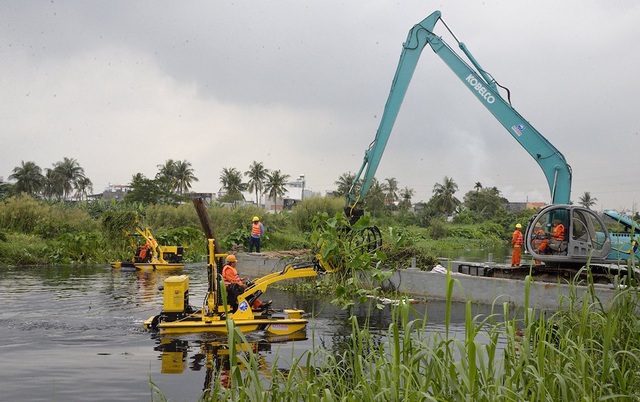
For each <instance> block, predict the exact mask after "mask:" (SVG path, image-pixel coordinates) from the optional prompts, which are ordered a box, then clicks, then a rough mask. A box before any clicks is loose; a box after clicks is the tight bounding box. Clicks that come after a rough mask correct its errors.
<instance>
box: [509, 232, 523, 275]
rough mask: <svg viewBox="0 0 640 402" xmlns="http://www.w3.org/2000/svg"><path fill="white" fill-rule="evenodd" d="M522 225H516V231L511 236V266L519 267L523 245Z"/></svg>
mask: <svg viewBox="0 0 640 402" xmlns="http://www.w3.org/2000/svg"><path fill="white" fill-rule="evenodd" d="M520 229H522V225H521V224H519V223H517V224H516V230H514V231H513V235H512V236H511V245H512V246H513V253H512V254H511V266H512V267H519V266H520V257H521V256H522V245H523V244H524V239H523V237H522V232H521V231H520Z"/></svg>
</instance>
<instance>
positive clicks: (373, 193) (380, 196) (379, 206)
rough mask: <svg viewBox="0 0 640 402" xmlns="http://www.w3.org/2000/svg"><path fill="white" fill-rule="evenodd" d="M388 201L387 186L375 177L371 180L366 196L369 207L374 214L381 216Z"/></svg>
mask: <svg viewBox="0 0 640 402" xmlns="http://www.w3.org/2000/svg"><path fill="white" fill-rule="evenodd" d="M386 201H387V194H386V192H385V188H384V187H383V186H382V185H381V184H380V182H379V181H378V180H377V179H376V178H375V177H374V178H373V180H371V186H370V187H369V191H368V192H367V197H366V198H365V203H366V205H367V209H368V210H369V211H370V212H371V214H372V215H373V216H379V215H380V212H381V211H383V210H384V207H385V205H386Z"/></svg>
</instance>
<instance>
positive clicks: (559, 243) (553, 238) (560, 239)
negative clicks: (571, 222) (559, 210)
mask: <svg viewBox="0 0 640 402" xmlns="http://www.w3.org/2000/svg"><path fill="white" fill-rule="evenodd" d="M547 235H548V236H547V238H546V239H544V240H543V241H542V244H540V248H539V249H538V250H540V252H541V253H542V254H550V253H553V252H554V251H565V250H566V243H564V235H565V229H564V225H563V224H562V222H561V221H560V219H554V220H553V231H552V232H548V233H547Z"/></svg>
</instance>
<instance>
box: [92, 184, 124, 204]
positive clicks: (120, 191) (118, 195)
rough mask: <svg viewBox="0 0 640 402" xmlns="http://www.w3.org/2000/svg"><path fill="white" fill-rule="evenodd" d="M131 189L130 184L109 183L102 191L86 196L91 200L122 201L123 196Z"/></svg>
mask: <svg viewBox="0 0 640 402" xmlns="http://www.w3.org/2000/svg"><path fill="white" fill-rule="evenodd" d="M129 191H131V186H128V185H123V184H111V183H109V186H108V187H107V188H105V189H104V191H103V192H102V193H98V194H91V195H90V196H88V198H89V199H93V200H116V201H122V200H124V196H125V195H126V194H127V193H128V192H129Z"/></svg>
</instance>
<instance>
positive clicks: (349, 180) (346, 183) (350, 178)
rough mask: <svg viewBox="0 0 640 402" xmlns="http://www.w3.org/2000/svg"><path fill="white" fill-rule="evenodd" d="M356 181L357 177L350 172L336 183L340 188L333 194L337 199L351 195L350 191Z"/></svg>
mask: <svg viewBox="0 0 640 402" xmlns="http://www.w3.org/2000/svg"><path fill="white" fill-rule="evenodd" d="M355 180H356V175H355V174H353V173H351V172H348V173H343V174H342V176H340V177H339V178H338V180H336V181H335V185H336V186H338V188H337V189H336V190H335V191H334V192H333V194H334V195H335V196H336V197H344V196H346V195H347V194H348V193H349V190H350V189H351V187H352V186H353V183H354V182H355Z"/></svg>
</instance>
